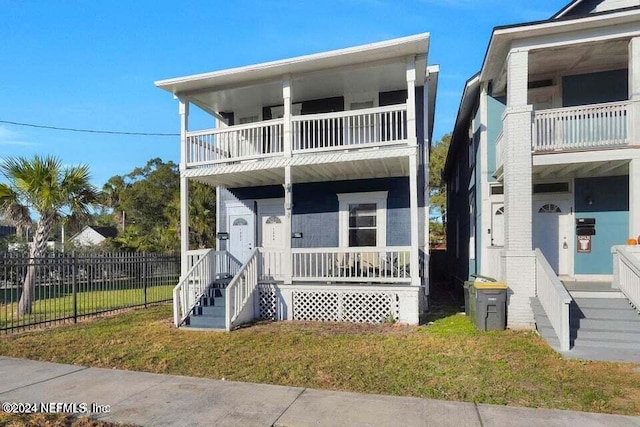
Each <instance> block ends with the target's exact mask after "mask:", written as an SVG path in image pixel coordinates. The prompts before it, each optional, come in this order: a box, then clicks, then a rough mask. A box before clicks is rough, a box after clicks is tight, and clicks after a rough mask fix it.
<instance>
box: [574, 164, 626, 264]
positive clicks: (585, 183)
mask: <svg viewBox="0 0 640 427" xmlns="http://www.w3.org/2000/svg"><path fill="white" fill-rule="evenodd" d="M575 197H576V200H575V206H576V215H575V216H576V219H578V218H595V219H596V235H595V236H593V240H592V242H591V243H592V249H591V253H588V254H581V253H576V254H575V273H576V274H612V272H613V259H612V256H611V246H614V245H622V244H624V243H625V242H626V240H627V237H628V236H627V233H628V231H629V177H628V176H613V177H604V178H584V179H576V191H575ZM588 200H591V201H592V202H593V204H591V205H590V204H589V203H588ZM574 234H575V233H574ZM576 247H577V242H576Z"/></svg>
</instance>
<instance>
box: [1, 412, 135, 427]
mask: <svg viewBox="0 0 640 427" xmlns="http://www.w3.org/2000/svg"><path fill="white" fill-rule="evenodd" d="M128 425H129V424H115V423H111V422H107V421H98V420H95V419H93V418H89V417H76V416H73V415H64V414H42V413H37V414H29V415H12V414H6V413H3V412H0V426H8V427H34V426H37V427H125V426H128Z"/></svg>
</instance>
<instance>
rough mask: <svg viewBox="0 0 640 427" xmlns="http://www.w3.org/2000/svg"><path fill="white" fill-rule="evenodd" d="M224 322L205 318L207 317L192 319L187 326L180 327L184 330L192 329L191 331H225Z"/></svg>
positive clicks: (221, 319)
mask: <svg viewBox="0 0 640 427" xmlns="http://www.w3.org/2000/svg"><path fill="white" fill-rule="evenodd" d="M225 327H226V325H225V321H224V318H216V319H212V318H207V317H192V318H191V319H190V321H189V324H188V325H185V326H182V328H184V329H192V330H203V329H212V330H221V331H224V330H225Z"/></svg>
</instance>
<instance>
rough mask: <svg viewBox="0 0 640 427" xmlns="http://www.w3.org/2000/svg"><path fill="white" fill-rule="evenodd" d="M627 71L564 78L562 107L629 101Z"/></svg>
mask: <svg viewBox="0 0 640 427" xmlns="http://www.w3.org/2000/svg"><path fill="white" fill-rule="evenodd" d="M628 81H629V74H628V71H627V70H614V71H603V72H600V73H590V74H580V75H576V76H565V77H563V78H562V105H563V106H564V107H575V106H577V105H588V104H600V103H603V102H615V101H624V100H626V99H628V97H629V94H628V89H627V87H628Z"/></svg>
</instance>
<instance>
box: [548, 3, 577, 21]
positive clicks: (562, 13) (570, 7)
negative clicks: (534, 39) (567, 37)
mask: <svg viewBox="0 0 640 427" xmlns="http://www.w3.org/2000/svg"><path fill="white" fill-rule="evenodd" d="M582 2H583V0H573V1H572V2H571V3H569V4H567V5H566V6H565V7H563V8H562V9H560V10H559V11H558V12H556V14H555V15H553V16H552V17H551V19H559V18H562V17H563V16H565V15H566V14H567V13H569V12H571V10H573V8H574V7H576V6H578V5H579V4H580V3H582Z"/></svg>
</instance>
